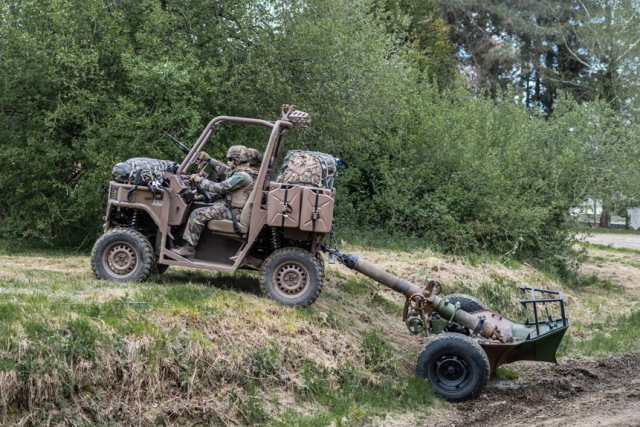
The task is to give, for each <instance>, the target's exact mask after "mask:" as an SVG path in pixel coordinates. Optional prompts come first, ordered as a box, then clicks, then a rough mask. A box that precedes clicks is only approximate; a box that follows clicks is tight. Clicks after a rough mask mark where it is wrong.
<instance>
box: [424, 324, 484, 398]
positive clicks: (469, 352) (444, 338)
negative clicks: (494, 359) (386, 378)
mask: <svg viewBox="0 0 640 427" xmlns="http://www.w3.org/2000/svg"><path fill="white" fill-rule="evenodd" d="M489 369H490V368H489V359H488V358H487V354H486V353H485V352H484V350H483V349H482V347H480V345H479V344H478V343H477V342H476V341H474V340H473V339H472V338H470V337H468V336H466V335H461V334H456V333H443V334H440V335H436V336H435V337H433V338H431V339H430V340H429V341H428V342H427V345H426V347H425V349H424V350H423V351H422V353H420V355H419V356H418V362H417V364H416V374H418V375H420V376H421V377H423V378H426V379H428V380H429V383H431V386H432V387H433V388H434V389H435V391H436V392H437V393H438V394H440V395H441V396H442V397H444V398H445V399H447V400H448V401H450V402H460V401H463V400H467V399H470V398H472V397H474V396H477V395H478V394H479V393H480V391H481V390H482V387H484V384H485V383H486V381H487V379H488V378H489V373H490V371H489Z"/></svg>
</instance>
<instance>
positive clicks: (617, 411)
mask: <svg viewBox="0 0 640 427" xmlns="http://www.w3.org/2000/svg"><path fill="white" fill-rule="evenodd" d="M517 371H518V374H519V378H518V379H516V380H504V381H503V380H492V381H490V383H489V384H488V385H487V387H486V388H485V389H484V391H483V394H482V395H481V396H480V397H479V398H478V399H475V400H473V401H470V402H462V403H458V404H454V405H452V410H451V411H447V412H446V413H445V414H441V416H440V417H439V418H438V421H437V422H435V423H433V422H430V423H429V425H435V426H437V427H444V426H447V427H451V426H454V425H455V426H463V425H464V426H514V425H517V426H540V427H542V426H544V427H551V426H563V427H570V426H576V427H594V426H599V427H602V426H618V427H626V426H628V427H631V426H634V427H635V426H640V353H634V354H625V355H621V356H616V357H611V358H604V359H603V358H587V359H582V360H572V359H568V358H566V359H564V360H561V361H560V363H559V364H558V365H552V364H545V363H532V362H520V363H518V364H517Z"/></svg>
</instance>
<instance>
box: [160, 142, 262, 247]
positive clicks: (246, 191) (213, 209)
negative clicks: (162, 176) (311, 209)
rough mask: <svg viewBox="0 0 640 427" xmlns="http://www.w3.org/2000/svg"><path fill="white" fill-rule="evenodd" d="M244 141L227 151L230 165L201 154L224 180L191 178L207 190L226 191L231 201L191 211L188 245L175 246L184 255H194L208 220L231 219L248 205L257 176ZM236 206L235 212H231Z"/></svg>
mask: <svg viewBox="0 0 640 427" xmlns="http://www.w3.org/2000/svg"><path fill="white" fill-rule="evenodd" d="M249 150H252V151H256V150H253V149H247V147H245V146H243V145H235V146H233V147H230V148H229V150H228V151H227V161H228V166H226V165H224V164H223V163H222V162H219V161H217V160H215V159H213V158H211V156H209V155H208V154H207V153H205V152H201V153H200V154H199V157H200V160H203V161H207V162H208V163H209V164H211V166H212V167H213V169H214V171H215V172H216V173H217V174H218V175H219V176H225V177H226V179H225V180H224V181H222V182H214V181H209V180H208V179H204V178H202V177H201V176H200V175H198V174H193V175H191V176H190V177H189V180H190V181H191V182H195V183H199V184H200V186H201V187H202V189H203V190H204V191H207V192H209V193H216V194H220V195H226V197H227V202H228V203H225V202H218V203H214V204H213V205H211V206H206V207H203V208H199V209H195V210H194V211H193V212H191V215H190V217H189V221H188V222H187V226H186V228H185V230H184V235H183V236H182V237H183V239H184V240H186V242H187V243H186V244H185V245H184V246H181V247H178V248H174V249H172V250H171V251H172V252H174V253H176V254H178V255H180V256H186V257H189V256H194V255H195V253H196V246H197V245H198V240H200V234H201V233H202V229H203V228H204V226H205V224H206V223H207V222H208V221H210V220H219V219H228V220H233V219H234V218H233V216H232V215H234V216H235V217H238V216H239V215H240V211H241V210H242V208H243V207H244V205H245V203H246V202H247V199H248V198H249V195H250V194H251V190H253V185H254V182H255V179H256V176H257V173H256V171H255V170H254V168H253V167H252V166H251V165H250V164H249V157H250V154H249V153H250V151H249ZM231 209H233V211H234V212H233V213H232V212H231Z"/></svg>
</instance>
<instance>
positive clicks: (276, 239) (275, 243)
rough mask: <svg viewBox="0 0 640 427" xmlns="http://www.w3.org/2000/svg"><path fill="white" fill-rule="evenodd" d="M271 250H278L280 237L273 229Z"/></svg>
mask: <svg viewBox="0 0 640 427" xmlns="http://www.w3.org/2000/svg"><path fill="white" fill-rule="evenodd" d="M271 249H273V250H274V251H275V250H276V249H280V235H279V234H278V229H277V228H275V227H271Z"/></svg>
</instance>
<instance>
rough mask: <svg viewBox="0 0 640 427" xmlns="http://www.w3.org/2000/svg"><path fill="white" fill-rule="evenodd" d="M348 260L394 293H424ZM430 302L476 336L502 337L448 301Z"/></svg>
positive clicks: (350, 258)
mask: <svg viewBox="0 0 640 427" xmlns="http://www.w3.org/2000/svg"><path fill="white" fill-rule="evenodd" d="M347 258H348V259H347V262H345V265H346V266H347V267H349V268H352V269H354V270H356V271H357V272H359V273H362V274H364V275H365V276H367V277H369V278H371V279H373V280H375V281H376V282H378V283H381V284H383V285H385V286H387V287H389V288H391V289H393V290H394V291H397V292H400V293H402V294H404V295H406V296H408V297H410V296H411V295H413V294H421V293H422V288H421V287H419V286H416V285H414V284H412V283H409V282H407V281H405V280H402V279H401V278H399V277H396V276H394V275H393V274H390V273H387V272H386V271H384V270H382V269H380V268H378V267H376V266H375V265H373V264H370V263H368V262H366V261H364V260H362V259H360V258H358V257H356V256H355V255H348V256H347ZM428 301H429V306H430V307H431V308H432V309H433V310H434V311H436V312H437V313H438V314H440V315H441V316H443V317H444V318H446V319H451V317H453V320H454V321H455V322H456V323H457V324H459V325H461V326H464V327H466V328H468V329H469V330H470V331H471V332H473V333H475V334H479V335H482V336H483V337H485V338H495V337H496V336H499V335H500V333H499V332H498V331H497V330H496V328H495V326H493V325H492V324H491V323H489V322H486V321H485V320H484V319H481V318H478V317H477V316H474V315H472V314H469V313H467V312H466V311H464V310H457V311H456V309H455V306H454V305H453V304H451V303H449V301H448V300H445V299H443V298H440V297H439V296H437V295H433V296H431V297H430V298H428ZM454 313H455V316H454Z"/></svg>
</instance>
